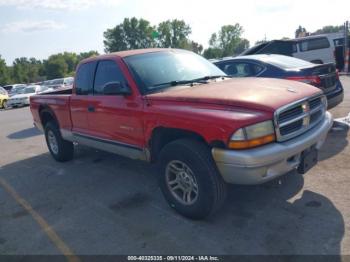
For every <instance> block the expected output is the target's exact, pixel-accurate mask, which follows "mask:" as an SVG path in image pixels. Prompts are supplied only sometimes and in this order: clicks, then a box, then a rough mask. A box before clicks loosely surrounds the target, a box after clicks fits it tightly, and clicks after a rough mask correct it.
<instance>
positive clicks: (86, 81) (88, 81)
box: [75, 61, 96, 95]
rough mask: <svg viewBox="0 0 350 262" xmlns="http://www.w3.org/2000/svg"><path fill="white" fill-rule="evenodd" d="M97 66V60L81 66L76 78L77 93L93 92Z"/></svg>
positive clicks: (88, 93) (86, 93) (87, 93)
mask: <svg viewBox="0 0 350 262" xmlns="http://www.w3.org/2000/svg"><path fill="white" fill-rule="evenodd" d="M95 68H96V62H95V61H94V62H88V63H84V64H82V65H80V66H79V69H78V71H77V75H76V80H75V92H76V94H77V95H90V94H92V93H93V81H94V74H95Z"/></svg>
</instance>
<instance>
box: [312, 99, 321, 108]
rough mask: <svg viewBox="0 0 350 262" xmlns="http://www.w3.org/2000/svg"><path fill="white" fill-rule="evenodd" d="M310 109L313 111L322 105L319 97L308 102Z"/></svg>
mask: <svg viewBox="0 0 350 262" xmlns="http://www.w3.org/2000/svg"><path fill="white" fill-rule="evenodd" d="M309 104H310V109H314V108H316V107H318V106H320V105H321V104H322V100H321V97H317V98H315V99H312V100H310V102H309Z"/></svg>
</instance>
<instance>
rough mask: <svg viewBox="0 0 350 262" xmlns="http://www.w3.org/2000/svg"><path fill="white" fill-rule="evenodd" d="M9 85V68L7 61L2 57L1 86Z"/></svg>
mask: <svg viewBox="0 0 350 262" xmlns="http://www.w3.org/2000/svg"><path fill="white" fill-rule="evenodd" d="M9 83H11V76H10V72H9V68H8V67H7V65H6V62H5V60H4V59H2V58H1V55H0V85H6V84H9Z"/></svg>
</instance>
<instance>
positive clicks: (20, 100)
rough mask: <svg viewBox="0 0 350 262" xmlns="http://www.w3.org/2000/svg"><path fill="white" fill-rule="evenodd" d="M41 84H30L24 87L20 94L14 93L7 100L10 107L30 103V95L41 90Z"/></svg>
mask: <svg viewBox="0 0 350 262" xmlns="http://www.w3.org/2000/svg"><path fill="white" fill-rule="evenodd" d="M40 88H41V87H40V86H39V85H30V86H27V87H26V88H24V89H23V90H22V91H21V92H20V93H19V94H16V95H13V96H11V97H10V98H9V100H7V106H8V107H19V106H26V105H29V97H31V96H32V95H35V94H37V93H38V92H39V90H40Z"/></svg>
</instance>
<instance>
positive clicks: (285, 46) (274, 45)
mask: <svg viewBox="0 0 350 262" xmlns="http://www.w3.org/2000/svg"><path fill="white" fill-rule="evenodd" d="M295 51H296V45H295V43H294V42H291V41H285V42H284V41H276V42H271V43H270V44H269V45H267V46H266V47H265V48H264V49H262V50H261V51H260V52H258V53H259V54H280V55H287V56H292V54H293V53H294V52H295Z"/></svg>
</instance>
